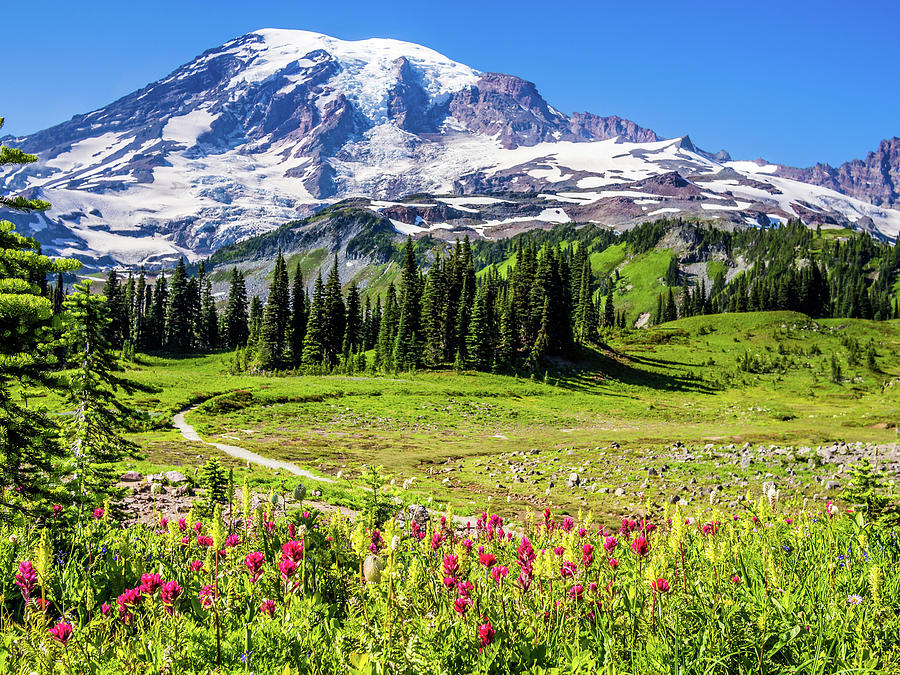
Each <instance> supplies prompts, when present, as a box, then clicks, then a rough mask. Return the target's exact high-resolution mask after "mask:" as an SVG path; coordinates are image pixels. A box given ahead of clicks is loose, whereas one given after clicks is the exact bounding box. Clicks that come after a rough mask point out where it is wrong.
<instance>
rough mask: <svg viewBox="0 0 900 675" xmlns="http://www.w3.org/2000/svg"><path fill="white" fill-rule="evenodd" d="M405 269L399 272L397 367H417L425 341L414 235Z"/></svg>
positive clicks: (409, 245)
mask: <svg viewBox="0 0 900 675" xmlns="http://www.w3.org/2000/svg"><path fill="white" fill-rule="evenodd" d="M403 258H404V260H403V269H402V271H401V272H400V305H399V309H400V313H399V317H398V322H397V335H396V337H395V338H394V357H393V362H394V367H395V368H397V369H399V370H414V369H416V368H417V367H418V366H419V365H420V363H421V357H422V345H421V342H420V335H419V322H420V310H421V305H420V304H419V302H420V298H419V268H418V265H417V264H416V256H415V249H414V248H413V242H412V237H408V238H407V240H406V247H405V248H404V251H403Z"/></svg>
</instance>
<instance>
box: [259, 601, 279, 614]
mask: <svg viewBox="0 0 900 675" xmlns="http://www.w3.org/2000/svg"><path fill="white" fill-rule="evenodd" d="M259 611H260V612H262V613H263V614H267V615H269V616H274V615H275V601H274V600H263V601H262V604H261V605H260V606H259Z"/></svg>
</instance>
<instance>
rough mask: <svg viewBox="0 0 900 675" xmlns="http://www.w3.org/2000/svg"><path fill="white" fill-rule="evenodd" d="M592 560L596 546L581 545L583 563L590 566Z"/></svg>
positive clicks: (584, 565)
mask: <svg viewBox="0 0 900 675" xmlns="http://www.w3.org/2000/svg"><path fill="white" fill-rule="evenodd" d="M592 562H594V547H593V546H591V545H590V544H585V545H584V546H582V547H581V565H582V566H583V567H590V566H591V563H592Z"/></svg>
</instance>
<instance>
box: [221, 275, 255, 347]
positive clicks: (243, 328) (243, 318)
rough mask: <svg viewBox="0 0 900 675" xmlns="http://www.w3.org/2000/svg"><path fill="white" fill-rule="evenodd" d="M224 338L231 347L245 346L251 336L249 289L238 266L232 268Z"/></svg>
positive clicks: (225, 314)
mask: <svg viewBox="0 0 900 675" xmlns="http://www.w3.org/2000/svg"><path fill="white" fill-rule="evenodd" d="M223 323H224V326H223V328H224V331H223V333H224V334H223V336H222V337H223V339H224V341H225V345H226V346H227V347H228V348H229V349H236V348H237V347H244V346H245V345H246V344H247V340H248V339H249V336H250V328H249V325H248V316H247V290H246V288H245V286H244V275H243V274H241V273H240V272H239V271H238V269H237V267H232V268H231V286H230V288H229V290H228V304H227V305H226V306H225V313H224V315H223Z"/></svg>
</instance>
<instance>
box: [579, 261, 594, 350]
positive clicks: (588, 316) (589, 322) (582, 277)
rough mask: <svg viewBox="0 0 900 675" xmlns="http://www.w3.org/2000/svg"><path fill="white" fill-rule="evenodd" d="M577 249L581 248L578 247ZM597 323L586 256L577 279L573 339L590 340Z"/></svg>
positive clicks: (591, 278) (590, 275) (588, 262)
mask: <svg viewBox="0 0 900 675" xmlns="http://www.w3.org/2000/svg"><path fill="white" fill-rule="evenodd" d="M579 250H583V248H580V249H579ZM596 325H597V308H596V307H595V306H594V289H593V274H592V272H591V263H590V260H588V259H587V258H586V257H585V259H584V262H583V263H582V265H581V272H580V274H579V280H578V300H577V303H576V309H575V339H576V340H578V341H579V342H591V341H592V340H593V338H594V326H596Z"/></svg>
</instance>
